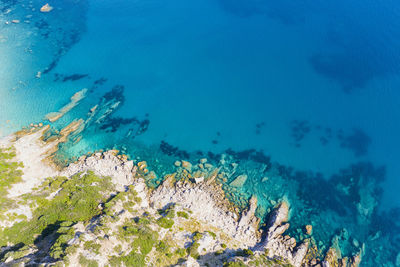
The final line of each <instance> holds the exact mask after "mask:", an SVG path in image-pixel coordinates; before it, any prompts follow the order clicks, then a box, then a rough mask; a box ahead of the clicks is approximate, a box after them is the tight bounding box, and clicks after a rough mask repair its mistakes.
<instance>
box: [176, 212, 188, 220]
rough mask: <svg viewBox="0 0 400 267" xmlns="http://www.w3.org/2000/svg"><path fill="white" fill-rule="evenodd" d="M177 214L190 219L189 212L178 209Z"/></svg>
mask: <svg viewBox="0 0 400 267" xmlns="http://www.w3.org/2000/svg"><path fill="white" fill-rule="evenodd" d="M176 214H177V215H178V216H179V217H182V218H185V219H189V214H187V213H186V212H184V211H178V212H177V213H176Z"/></svg>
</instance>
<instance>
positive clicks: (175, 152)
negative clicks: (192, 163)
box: [160, 141, 190, 159]
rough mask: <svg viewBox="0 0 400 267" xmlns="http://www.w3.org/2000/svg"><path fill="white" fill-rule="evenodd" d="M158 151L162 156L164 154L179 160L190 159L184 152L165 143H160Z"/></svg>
mask: <svg viewBox="0 0 400 267" xmlns="http://www.w3.org/2000/svg"><path fill="white" fill-rule="evenodd" d="M160 149H161V151H162V152H163V153H164V154H166V155H168V156H174V157H177V158H179V159H189V158H190V155H189V153H188V152H186V151H184V150H180V149H179V148H178V147H176V146H173V145H170V144H168V143H167V142H166V141H161V144H160Z"/></svg>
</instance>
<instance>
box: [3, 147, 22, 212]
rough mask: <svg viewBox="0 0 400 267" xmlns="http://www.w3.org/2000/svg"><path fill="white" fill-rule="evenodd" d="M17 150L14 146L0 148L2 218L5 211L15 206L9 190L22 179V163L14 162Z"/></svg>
mask: <svg viewBox="0 0 400 267" xmlns="http://www.w3.org/2000/svg"><path fill="white" fill-rule="evenodd" d="M14 158H15V152H14V151H13V149H12V148H8V149H0V218H1V217H2V215H3V213H4V212H5V211H7V210H9V209H11V208H13V207H14V206H15V202H14V201H12V200H11V199H9V198H7V194H8V190H9V189H10V188H11V186H12V185H13V184H15V183H19V182H21V181H22V171H21V170H20V168H22V167H23V165H22V163H18V162H13V161H12V160H13V159H14Z"/></svg>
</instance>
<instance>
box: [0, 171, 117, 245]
mask: <svg viewBox="0 0 400 267" xmlns="http://www.w3.org/2000/svg"><path fill="white" fill-rule="evenodd" d="M55 184H56V185H57V186H55ZM52 188H54V189H55V188H57V189H59V190H60V191H59V192H58V194H57V195H55V196H54V198H52V199H46V198H43V197H41V198H38V197H36V198H35V195H32V197H31V198H32V199H36V205H37V208H36V209H35V210H34V211H33V214H32V219H31V220H29V221H23V222H19V223H16V224H14V225H13V226H12V227H10V228H6V229H4V231H3V232H1V233H0V246H1V245H6V244H7V242H10V243H12V244H17V243H23V244H26V245H29V244H33V242H34V241H36V242H38V241H40V240H41V239H43V238H45V237H46V236H48V235H49V234H51V233H53V232H54V231H56V230H57V229H58V228H59V227H60V225H61V224H62V223H63V222H74V223H75V222H79V221H81V222H85V221H89V220H90V219H91V218H92V217H93V216H96V215H99V214H100V213H101V212H102V211H101V209H99V207H98V206H99V204H100V203H103V202H105V201H106V198H107V194H106V192H107V191H110V190H111V189H112V188H113V187H112V184H111V182H110V179H109V178H102V177H98V176H96V175H94V173H93V172H88V173H86V174H84V175H81V174H76V175H74V176H72V177H71V178H70V179H67V178H62V177H56V178H55V179H49V182H48V183H47V184H45V185H44V186H42V188H41V191H40V190H39V192H37V194H38V195H40V194H43V191H46V190H47V191H51V190H52Z"/></svg>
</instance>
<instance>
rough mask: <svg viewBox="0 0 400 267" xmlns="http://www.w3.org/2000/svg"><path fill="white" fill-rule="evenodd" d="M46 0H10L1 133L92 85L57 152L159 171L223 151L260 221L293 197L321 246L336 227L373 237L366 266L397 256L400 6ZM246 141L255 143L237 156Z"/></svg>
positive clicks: (352, 248)
mask: <svg viewBox="0 0 400 267" xmlns="http://www.w3.org/2000/svg"><path fill="white" fill-rule="evenodd" d="M49 3H50V5H52V6H54V10H52V11H51V12H49V13H41V12H39V11H38V9H39V8H40V7H41V6H42V5H43V3H42V2H40V1H30V2H29V1H6V0H0V55H1V59H0V94H1V98H0V135H6V134H8V133H11V132H13V131H15V130H18V129H19V128H20V127H22V126H24V125H28V124H29V123H31V122H40V121H44V117H45V115H46V114H47V113H49V112H51V111H56V110H58V109H60V108H61V107H62V106H64V105H65V104H67V103H68V101H69V98H70V97H71V96H72V95H73V94H74V93H75V92H77V91H79V90H81V89H82V88H88V89H89V93H88V95H87V97H86V98H85V99H84V100H82V102H81V103H80V104H79V105H78V106H77V107H75V108H74V109H73V110H72V111H71V112H69V113H68V114H66V115H65V116H64V117H63V118H62V119H60V120H59V121H58V122H57V123H54V127H56V128H57V127H61V125H65V124H66V123H68V122H70V121H71V120H73V119H75V118H83V119H88V118H90V115H88V112H89V109H90V108H92V107H93V106H95V105H96V104H100V105H99V108H98V110H97V112H98V113H97V115H95V116H94V117H93V118H92V119H88V120H87V125H86V128H85V130H84V131H83V132H82V136H83V138H82V139H81V140H80V141H79V142H77V143H76V142H70V143H68V144H66V145H64V146H63V148H62V150H61V152H60V154H62V155H64V156H65V155H67V156H68V157H73V156H79V155H80V154H82V153H86V152H88V151H94V150H97V149H106V148H113V147H116V148H119V149H121V150H122V151H123V152H125V153H127V154H129V155H130V156H131V157H132V158H133V159H137V158H141V159H143V158H144V159H146V160H148V161H149V162H150V164H151V167H152V168H153V169H154V170H156V172H157V173H158V174H159V176H160V177H161V176H162V174H165V173H167V172H169V171H172V170H173V162H174V161H175V160H176V159H182V158H184V159H190V160H192V161H193V162H194V161H195V160H197V159H198V158H200V157H204V156H206V157H208V158H209V160H210V161H213V162H214V163H216V164H217V163H218V162H219V160H220V157H221V155H220V153H223V152H224V151H226V150H227V149H229V150H228V153H226V152H225V154H227V155H228V156H227V162H229V163H232V162H234V163H239V167H238V170H237V171H236V173H235V175H236V174H237V175H239V174H242V173H247V174H248V176H249V178H248V180H247V181H246V183H245V184H244V186H243V188H241V189H240V190H239V191H240V192H241V193H242V194H243V195H242V196H243V197H244V198H246V197H250V196H251V195H252V194H256V195H257V196H258V198H259V201H260V209H259V212H260V216H262V215H263V214H265V212H266V211H267V210H268V209H269V208H271V207H272V206H273V203H274V202H275V201H278V200H279V199H282V198H286V199H288V200H289V201H290V203H291V205H292V219H291V221H292V228H291V229H292V230H291V231H292V232H293V233H296V231H297V228H301V227H302V226H303V225H305V224H307V223H313V225H314V229H315V230H314V236H315V239H316V241H317V243H318V242H321V244H319V243H318V244H319V246H320V247H321V248H325V249H326V247H329V246H330V245H331V239H332V238H333V236H334V235H335V234H340V236H341V240H342V241H341V244H343V245H341V249H342V251H343V252H344V253H345V254H351V253H354V252H356V251H358V249H359V247H361V244H362V243H365V244H366V245H365V246H366V255H365V261H364V265H365V266H376V265H377V264H378V265H384V264H386V265H387V266H393V265H394V264H395V262H396V256H397V253H398V252H400V248H399V245H398V244H399V243H398V242H397V241H398V235H399V233H400V231H399V227H400V226H398V225H397V224H396V223H397V221H396V220H397V219H398V217H399V212H397V209H396V207H399V206H400V198H399V197H398V195H397V192H398V190H399V189H400V182H399V179H398V177H399V176H400V164H398V159H399V158H400V155H399V148H400V141H399V139H398V136H399V135H400V126H399V121H400V109H399V107H400V105H399V104H400V93H399V90H398V88H399V86H400V76H399V70H400V64H399V59H400V53H399V51H398V47H399V42H400V38H399V37H400V27H399V26H400V19H399V11H400V10H399V8H400V5H399V4H398V3H397V2H395V1H385V2H379V3H376V2H375V1H359V0H357V1H353V2H352V3H349V2H348V1H344V0H343V1H342V0H340V1H311V0H306V1H301V2H296V3H294V2H293V1H279V3H272V2H270V1H261V0H247V1H244V0H204V1H183V0H174V1H168V2H167V1H160V0H149V1H139V0H136V1H133V0H132V1H93V0H87V1H83V0H80V1H72V0H69V1H62V2H60V1H49ZM13 19H18V20H20V22H19V23H12V22H10V21H11V20H13ZM6 22H10V23H6ZM39 71H40V72H41V76H40V78H36V77H35V76H36V75H37V73H38V72H39ZM113 88H114V90H113ZM117 102H120V103H121V104H119V105H118V106H117V105H114V106H112V105H113V104H115V103H117ZM109 111H110V112H111V113H110V114H108V113H107V112H109ZM102 114H108V115H107V116H105V117H104V118H101V115H102ZM72 141H73V140H72ZM162 141H164V142H165V143H162ZM160 144H164V145H161V146H160ZM165 144H169V145H171V146H172V147H176V148H177V149H175V150H174V149H173V148H171V147H170V146H168V145H165ZM248 149H254V150H256V151H259V153H255V152H252V151H247V153H237V152H238V151H243V150H248ZM199 151H201V153H200V152H199ZM208 152H211V153H213V154H210V153H208ZM167 154H169V155H167ZM266 166H267V167H266ZM265 177H268V179H264V182H262V180H263V178H265ZM233 179H234V176H232V178H231V179H230V180H229V181H228V182H227V185H226V187H227V190H229V186H228V184H229V182H230V181H231V180H233ZM381 189H383V193H382V194H381ZM393 208H394V209H393ZM388 225H391V227H390V228H389V227H388ZM343 229H346V230H343ZM298 235H299V236H300V234H298ZM347 236H350V237H347ZM376 236H379V237H376ZM299 238H300V237H299ZM353 239H356V240H357V241H356V242H355V241H354V240H353ZM357 243H359V245H358V246H356V245H355V244H357ZM383 248H384V249H383Z"/></svg>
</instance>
